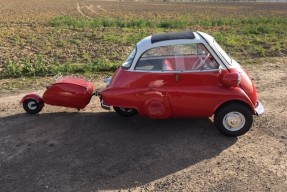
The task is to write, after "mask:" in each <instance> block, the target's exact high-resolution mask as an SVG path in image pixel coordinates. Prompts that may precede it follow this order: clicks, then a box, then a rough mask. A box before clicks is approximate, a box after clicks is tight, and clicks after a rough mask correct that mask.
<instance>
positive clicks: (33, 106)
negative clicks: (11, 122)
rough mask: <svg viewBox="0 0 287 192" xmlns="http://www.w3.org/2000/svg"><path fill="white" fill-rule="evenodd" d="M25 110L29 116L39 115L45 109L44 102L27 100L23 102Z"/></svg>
mask: <svg viewBox="0 0 287 192" xmlns="http://www.w3.org/2000/svg"><path fill="white" fill-rule="evenodd" d="M23 108H24V110H25V111H26V112H27V113H28V114H37V113H39V112H40V111H41V110H42V109H43V101H40V102H38V101H37V100H35V99H26V100H25V101H24V102H23Z"/></svg>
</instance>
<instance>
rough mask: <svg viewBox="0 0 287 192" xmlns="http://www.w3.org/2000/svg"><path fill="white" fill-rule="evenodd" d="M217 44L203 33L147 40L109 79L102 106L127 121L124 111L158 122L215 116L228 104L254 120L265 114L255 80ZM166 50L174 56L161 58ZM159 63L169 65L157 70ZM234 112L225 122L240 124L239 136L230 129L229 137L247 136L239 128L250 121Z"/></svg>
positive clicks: (232, 111) (156, 36) (168, 34)
mask: <svg viewBox="0 0 287 192" xmlns="http://www.w3.org/2000/svg"><path fill="white" fill-rule="evenodd" d="M214 41H215V40H214V39H213V38H212V37H211V36H209V35H207V34H205V33H201V32H182V33H167V34H159V35H155V36H150V37H147V38H145V39H143V40H142V41H140V42H139V43H138V44H137V45H136V47H135V49H134V51H133V53H132V54H131V55H130V56H129V58H128V59H127V61H126V62H125V63H124V64H123V65H122V67H120V68H119V69H118V70H117V71H116V72H115V73H114V75H113V76H112V77H111V78H110V79H109V80H108V84H107V88H106V89H104V90H103V91H102V92H101V99H102V101H101V102H102V106H103V107H104V108H109V106H113V107H114V108H115V110H116V112H121V111H120V110H122V112H123V113H122V114H123V115H125V114H126V115H127V116H129V112H128V111H125V110H130V112H137V113H138V114H140V115H142V116H147V117H149V118H157V119H162V118H170V117H211V116H212V115H214V114H215V115H216V114H217V112H218V111H224V110H223V109H222V108H225V106H227V105H231V106H233V105H235V106H236V105H238V106H239V107H238V108H241V107H242V106H244V107H243V108H246V109H244V110H248V111H250V114H252V115H254V114H262V113H263V112H264V108H263V106H262V105H261V103H260V102H259V101H258V98H257V93H256V88H255V86H254V83H253V82H252V81H251V78H250V77H249V76H248V74H247V73H246V71H245V70H244V69H243V68H242V67H241V66H240V65H239V64H238V63H237V62H236V61H234V60H232V59H231V58H230V62H228V61H229V60H228V59H229V58H227V57H228V56H227V54H226V53H225V52H223V50H222V49H221V48H220V47H219V48H218V47H217V46H219V45H218V44H217V43H216V44H215V45H213V43H215V42H214ZM173 46H174V47H173ZM180 46H181V50H180V49H179V48H180ZM199 46H202V47H204V49H205V50H206V51H205V52H204V54H205V55H206V56H205V58H204V59H202V58H200V57H204V56H202V55H204V54H202V53H200V54H199V53H198V52H199V51H198V50H199ZM178 47H179V48H178ZM195 47H196V48H195ZM162 49H163V50H166V49H171V51H170V52H169V53H165V54H161V51H162ZM190 49H196V50H193V51H190ZM178 50H179V51H178ZM175 52H177V53H175ZM178 52H181V53H180V54H178ZM195 52H197V53H196V54H194V53H195ZM206 52H207V53H206ZM146 55H147V56H146ZM224 57H226V58H224ZM196 60H199V61H196ZM203 60H204V62H203ZM207 61H209V62H212V61H215V62H216V67H215V68H204V66H205V65H207V63H208V62H207ZM154 63H158V65H160V66H161V65H165V66H162V67H154V66H156V64H155V65H153V64H154ZM176 65H177V66H176ZM233 108H234V107H233ZM235 109H236V108H235ZM234 111H235V112H236V110H234V109H232V110H231V112H229V113H226V114H225V116H224V117H222V118H225V119H226V120H225V124H227V127H228V126H230V127H231V128H234V127H235V124H237V128H236V129H233V130H234V131H233V130H231V128H230V130H228V131H229V132H225V134H226V135H230V136H237V135H241V134H244V133H245V132H246V131H240V130H239V132H238V130H237V129H238V127H241V126H243V124H245V123H246V122H247V121H250V120H249V119H250V118H248V117H245V116H244V117H242V116H241V115H240V114H239V113H235V112H234ZM239 111H240V110H239ZM125 112H126V113H125ZM220 113H221V112H220ZM248 113H249V112H248ZM120 114H121V113H120ZM242 114H244V112H242ZM217 116H220V115H217ZM249 116H250V115H249ZM219 121H222V122H223V123H224V120H219ZM251 121H252V120H251ZM222 122H221V124H222ZM251 124H252V122H251ZM233 125H234V126H233ZM250 126H251V125H250ZM230 133H231V134H230Z"/></svg>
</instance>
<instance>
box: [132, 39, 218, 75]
mask: <svg viewBox="0 0 287 192" xmlns="http://www.w3.org/2000/svg"><path fill="white" fill-rule="evenodd" d="M209 65H210V66H209ZM218 67H219V65H218V63H217V62H216V61H215V60H214V59H213V57H212V56H211V55H210V53H209V51H208V50H207V49H206V47H205V46H204V45H203V44H184V45H172V46H161V47H155V48H152V49H149V50H147V51H146V52H145V53H144V54H143V55H142V57H141V58H140V59H139V61H138V63H137V65H136V67H135V70H147V71H196V70H206V69H217V68H218Z"/></svg>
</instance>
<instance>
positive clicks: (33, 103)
mask: <svg viewBox="0 0 287 192" xmlns="http://www.w3.org/2000/svg"><path fill="white" fill-rule="evenodd" d="M28 107H29V109H32V110H34V109H36V108H37V104H36V102H35V101H30V102H29V103H28Z"/></svg>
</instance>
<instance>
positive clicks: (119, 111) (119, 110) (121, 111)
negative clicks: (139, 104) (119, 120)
mask: <svg viewBox="0 0 287 192" xmlns="http://www.w3.org/2000/svg"><path fill="white" fill-rule="evenodd" d="M113 108H114V110H115V112H117V114H119V115H121V116H125V117H131V116H134V115H136V114H137V110H135V109H132V108H124V107H113Z"/></svg>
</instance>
